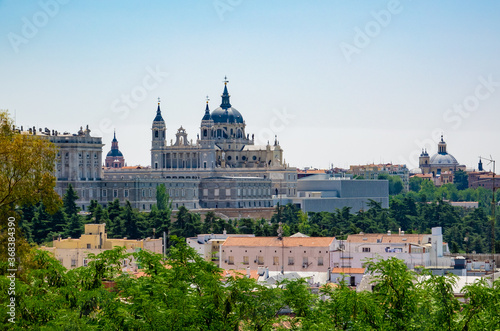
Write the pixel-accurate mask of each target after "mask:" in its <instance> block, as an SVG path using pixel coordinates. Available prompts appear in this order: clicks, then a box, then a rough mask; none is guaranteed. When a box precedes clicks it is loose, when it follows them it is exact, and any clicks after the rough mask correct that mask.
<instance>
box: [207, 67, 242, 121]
mask: <svg viewBox="0 0 500 331" xmlns="http://www.w3.org/2000/svg"><path fill="white" fill-rule="evenodd" d="M227 83H228V80H227V78H226V77H224V92H222V95H221V97H222V103H221V105H220V107H219V108H217V109H215V110H214V111H213V112H212V114H211V116H212V120H213V121H214V123H240V124H243V116H241V114H240V112H239V111H237V110H236V108H233V106H231V103H230V101H229V97H230V95H229V92H228V91H227Z"/></svg>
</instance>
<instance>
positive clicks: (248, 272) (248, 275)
mask: <svg viewBox="0 0 500 331" xmlns="http://www.w3.org/2000/svg"><path fill="white" fill-rule="evenodd" d="M247 278H250V267H247Z"/></svg>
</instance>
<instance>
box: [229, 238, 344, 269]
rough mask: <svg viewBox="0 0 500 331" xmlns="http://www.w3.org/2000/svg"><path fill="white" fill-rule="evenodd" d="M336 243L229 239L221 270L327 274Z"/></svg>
mask: <svg viewBox="0 0 500 331" xmlns="http://www.w3.org/2000/svg"><path fill="white" fill-rule="evenodd" d="M336 244H337V241H336V240H335V238H333V237H283V238H280V237H254V238H237V237H229V238H227V239H226V240H225V242H224V243H223V244H222V245H221V246H220V257H221V258H220V267H221V268H222V269H225V270H229V269H236V270H241V269H247V268H248V267H249V268H250V270H256V269H258V268H259V267H261V268H262V267H267V268H268V270H269V271H282V272H290V271H309V272H327V271H328V268H329V267H330V251H333V250H334V249H335V246H336Z"/></svg>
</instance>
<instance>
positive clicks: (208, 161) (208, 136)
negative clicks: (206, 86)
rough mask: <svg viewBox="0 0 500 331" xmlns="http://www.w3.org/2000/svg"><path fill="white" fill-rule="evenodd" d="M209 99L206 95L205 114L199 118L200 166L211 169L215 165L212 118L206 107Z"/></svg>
mask: <svg viewBox="0 0 500 331" xmlns="http://www.w3.org/2000/svg"><path fill="white" fill-rule="evenodd" d="M208 101H210V99H209V98H208V96H207V105H206V106H205V115H204V116H203V118H202V119H201V125H200V140H199V144H200V145H201V152H200V168H202V169H212V168H214V167H215V139H214V138H215V137H214V120H213V119H212V116H211V115H210V108H209V107H208Z"/></svg>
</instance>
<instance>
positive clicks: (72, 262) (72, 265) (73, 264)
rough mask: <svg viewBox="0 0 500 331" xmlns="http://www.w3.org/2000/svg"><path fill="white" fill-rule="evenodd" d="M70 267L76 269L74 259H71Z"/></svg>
mask: <svg viewBox="0 0 500 331" xmlns="http://www.w3.org/2000/svg"><path fill="white" fill-rule="evenodd" d="M71 267H72V268H73V267H76V260H75V259H71Z"/></svg>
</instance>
